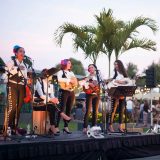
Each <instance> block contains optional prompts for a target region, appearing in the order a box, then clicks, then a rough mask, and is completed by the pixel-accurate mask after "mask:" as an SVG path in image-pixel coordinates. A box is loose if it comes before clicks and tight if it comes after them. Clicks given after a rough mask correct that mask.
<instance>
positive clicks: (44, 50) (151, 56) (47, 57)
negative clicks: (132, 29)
mask: <svg viewBox="0 0 160 160" xmlns="http://www.w3.org/2000/svg"><path fill="white" fill-rule="evenodd" d="M159 6H160V1H159V0H134V1H131V0H58V1H57V0H0V57H2V58H3V60H4V61H5V62H7V61H9V60H10V57H11V56H12V55H13V52H12V50H13V46H14V45H17V44H18V45H20V46H22V47H24V48H25V51H26V55H27V56H29V57H31V58H32V59H33V61H34V68H35V69H43V68H51V67H54V66H55V65H56V64H58V63H60V61H61V60H62V59H65V58H70V57H73V58H75V59H78V60H81V61H82V63H83V65H84V67H85V68H87V66H88V64H90V63H92V62H91V61H90V60H89V59H85V56H84V54H83V51H81V50H79V51H78V52H74V50H73V47H72V37H71V36H70V35H69V34H68V35H65V37H64V40H63V44H62V46H61V48H60V47H59V46H57V45H56V43H55V41H54V33H55V31H56V29H57V28H58V27H59V26H61V25H62V24H64V23H65V22H69V23H73V24H75V25H79V26H81V25H96V20H95V17H94V15H98V14H99V13H100V12H101V11H102V10H103V9H104V8H105V9H106V10H108V9H109V8H110V9H112V10H113V16H114V17H115V18H116V19H121V20H123V21H126V22H127V21H132V20H133V19H134V18H136V17H138V16H144V17H149V18H152V19H154V20H155V21H156V22H157V25H158V26H160V16H159V15H160V10H159ZM139 32H140V36H141V37H146V38H149V39H152V40H154V41H156V43H157V51H156V52H153V51H146V50H142V49H132V50H130V51H127V52H125V53H124V54H122V55H121V56H120V57H119V59H120V60H122V61H123V63H124V65H125V66H126V64H127V63H129V62H132V63H134V64H136V65H137V66H138V69H139V73H141V72H142V71H143V70H144V69H146V68H147V66H148V65H150V64H151V63H152V62H155V63H158V62H159V61H160V31H158V32H157V33H156V34H153V33H152V32H151V30H150V29H148V28H147V27H141V28H139ZM114 60H115V57H114V56H112V59H111V72H112V70H113V63H114ZM97 67H98V69H99V70H100V71H101V73H102V76H103V77H105V78H107V77H108V59H107V56H106V55H101V56H100V57H99V58H98V60H97ZM139 73H137V74H139Z"/></svg>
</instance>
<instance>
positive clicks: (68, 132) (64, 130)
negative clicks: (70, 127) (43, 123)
mask: <svg viewBox="0 0 160 160" xmlns="http://www.w3.org/2000/svg"><path fill="white" fill-rule="evenodd" d="M64 132H65V133H67V134H72V132H70V131H67V130H66V129H65V128H63V133H64Z"/></svg>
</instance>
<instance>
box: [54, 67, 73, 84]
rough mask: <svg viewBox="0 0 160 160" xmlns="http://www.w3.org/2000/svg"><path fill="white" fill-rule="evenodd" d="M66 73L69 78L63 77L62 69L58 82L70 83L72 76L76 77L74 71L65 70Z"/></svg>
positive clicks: (58, 75) (58, 74)
mask: <svg viewBox="0 0 160 160" xmlns="http://www.w3.org/2000/svg"><path fill="white" fill-rule="evenodd" d="M64 74H65V76H66V77H67V78H62V75H63V71H62V70H60V71H59V72H58V73H57V78H58V82H66V83H69V82H70V80H71V78H73V77H75V75H74V73H73V72H72V71H68V70H64Z"/></svg>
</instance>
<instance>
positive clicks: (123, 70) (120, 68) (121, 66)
mask: <svg viewBox="0 0 160 160" xmlns="http://www.w3.org/2000/svg"><path fill="white" fill-rule="evenodd" d="M114 63H117V64H118V68H119V73H120V74H122V75H123V76H124V77H128V75H127V72H126V70H125V68H124V65H123V63H122V61H120V60H116V61H115V62H114ZM114 72H115V74H114V76H113V79H115V78H116V77H117V70H116V69H114Z"/></svg>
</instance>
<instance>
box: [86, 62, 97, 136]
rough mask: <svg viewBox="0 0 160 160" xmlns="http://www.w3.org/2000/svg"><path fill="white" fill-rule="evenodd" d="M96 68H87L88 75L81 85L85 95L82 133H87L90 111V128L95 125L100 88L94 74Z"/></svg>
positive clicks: (93, 66)
mask: <svg viewBox="0 0 160 160" xmlns="http://www.w3.org/2000/svg"><path fill="white" fill-rule="evenodd" d="M96 70H97V67H96V65H94V64H90V65H89V66H88V72H89V75H88V76H87V77H86V78H85V83H84V85H83V88H84V91H85V93H86V112H85V115H84V123H83V133H87V126H88V117H89V113H90V112H91V109H92V126H95V125H96V123H97V114H98V107H99V102H100V87H99V84H98V77H97V74H96Z"/></svg>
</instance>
